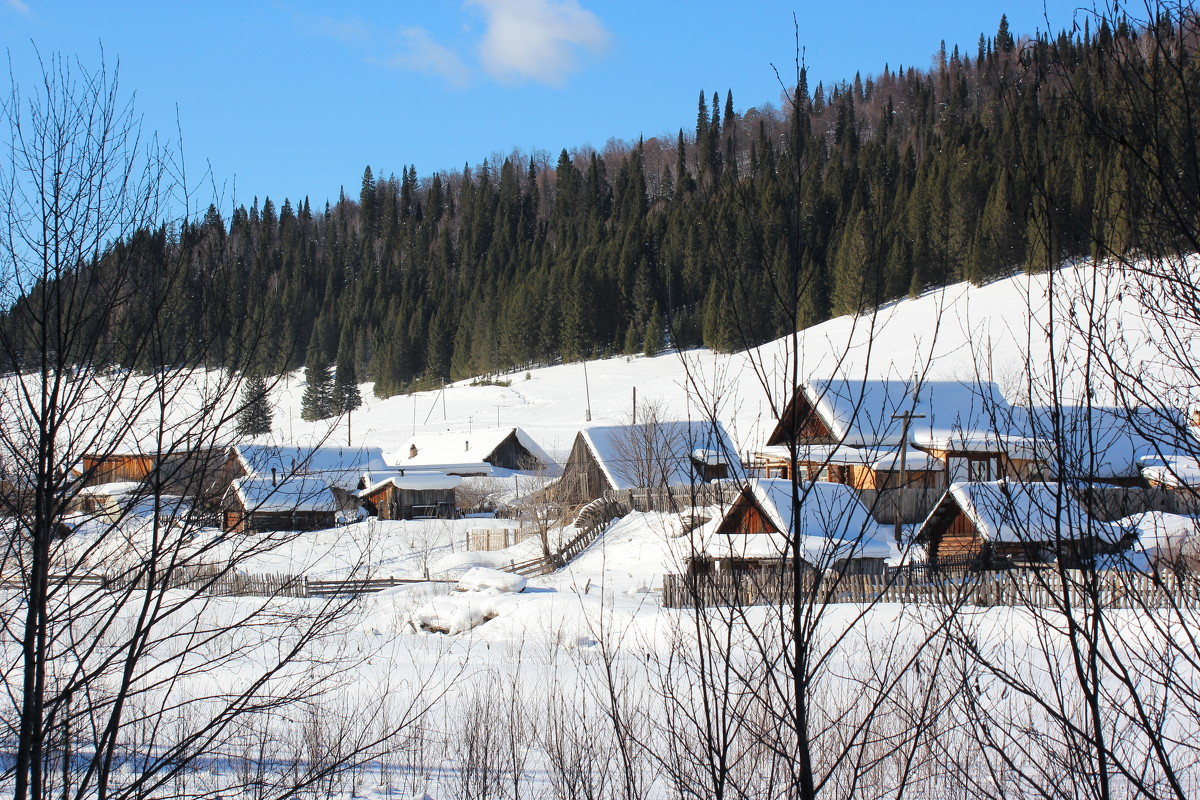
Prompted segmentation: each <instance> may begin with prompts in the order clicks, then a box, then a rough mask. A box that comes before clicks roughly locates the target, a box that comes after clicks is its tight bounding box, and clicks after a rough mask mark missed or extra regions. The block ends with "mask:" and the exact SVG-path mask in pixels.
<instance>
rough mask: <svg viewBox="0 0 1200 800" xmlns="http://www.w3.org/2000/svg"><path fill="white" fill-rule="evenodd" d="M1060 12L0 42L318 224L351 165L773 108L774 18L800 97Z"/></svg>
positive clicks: (81, 27)
mask: <svg viewBox="0 0 1200 800" xmlns="http://www.w3.org/2000/svg"><path fill="white" fill-rule="evenodd" d="M1079 4H1080V3H1079V0H1074V2H1061V1H1060V0H1046V2H1045V3H1043V2H1042V0H1012V2H1008V3H1005V4H995V5H993V4H990V3H978V2H963V1H962V0H959V2H934V1H933V0H928V1H926V2H921V1H920V0H910V2H899V1H898V0H889V1H888V2H875V1H874V0H871V1H870V2H861V1H860V2H854V3H847V2H842V3H838V2H828V1H826V2H811V0H794V1H793V2H790V3H785V2H776V0H757V1H756V0H750V2H747V3H735V2H728V1H726V2H714V1H712V0H692V2H686V3H667V2H656V1H655V0H641V1H640V2H634V1H633V0H604V2H600V1H599V0H420V1H418V0H396V1H395V2H387V3H384V2H354V1H353V0H347V1H346V2H340V3H328V2H324V3H322V2H307V1H306V0H283V1H281V2H261V3H260V2H254V0H243V2H221V1H219V0H213V1H212V2H203V3H198V2H167V3H163V2H161V1H160V2H155V3H151V2H133V1H132V0H130V1H126V0H108V2H80V1H79V0H76V2H65V1H51V0H45V1H43V0H0V31H3V45H4V46H5V48H6V49H7V51H8V57H9V59H10V60H11V64H12V72H13V73H14V75H15V76H16V78H17V80H18V81H19V82H28V81H30V80H32V79H33V77H34V76H35V75H36V72H35V66H36V65H35V56H34V45H35V44H36V47H37V49H38V50H40V51H41V52H42V53H43V54H49V53H54V52H61V53H66V54H69V55H72V56H78V57H79V58H80V59H81V60H82V61H83V62H84V63H85V65H88V66H91V67H94V66H95V65H97V64H98V63H99V61H100V52H101V47H103V52H104V55H105V58H106V60H107V61H108V62H109V64H110V65H111V64H112V63H114V62H115V61H116V60H117V59H119V61H120V80H121V85H122V87H123V89H124V90H125V91H127V92H136V106H137V109H138V111H139V113H140V114H141V115H142V116H143V118H144V121H145V122H144V124H145V125H146V126H147V127H148V128H149V129H152V130H158V131H160V132H165V133H168V134H172V135H173V134H174V132H175V130H176V115H177V114H178V120H179V128H180V130H181V131H182V136H183V149H184V152H185V154H186V158H187V163H188V170H189V175H191V176H192V179H193V181H194V177H195V175H196V174H197V173H198V172H201V171H203V170H204V169H205V168H206V167H208V166H211V171H212V172H211V174H212V176H213V181H214V183H215V185H216V189H217V191H218V193H219V195H220V200H221V205H222V207H224V208H228V207H229V206H230V204H231V203H232V202H234V200H235V199H236V201H237V202H239V203H241V202H245V203H249V202H250V200H251V199H252V197H253V196H255V195H257V196H258V197H260V198H262V197H263V196H266V195H269V196H271V197H272V199H274V200H275V201H276V202H277V203H280V202H282V200H283V198H284V197H290V198H291V199H292V200H293V201H296V200H298V199H299V198H302V197H304V196H305V195H307V196H309V198H310V200H311V202H312V203H313V204H314V206H316V207H320V206H323V204H324V201H325V200H326V199H336V197H337V195H338V191H339V188H340V187H342V186H345V188H346V191H347V192H348V193H350V194H356V193H357V191H358V185H359V181H360V179H361V176H362V171H363V167H364V166H366V165H368V164H370V165H371V166H372V168H373V169H374V170H375V171H376V173H377V174H379V173H382V174H393V173H394V174H399V173H400V171H401V169H402V167H404V166H406V165H410V164H415V165H416V168H417V172H418V174H419V175H421V176H422V177H424V176H427V175H430V174H432V173H433V172H434V171H437V170H461V169H462V167H463V164H464V163H470V164H472V165H475V164H478V163H479V162H481V161H482V160H483V159H484V158H485V157H490V156H492V155H493V154H495V153H499V154H508V153H509V152H511V151H512V149H513V148H514V147H516V148H520V149H521V150H522V151H524V152H526V153H529V152H535V151H545V152H547V153H548V154H549V155H550V157H551V158H552V159H553V158H556V157H557V154H558V152H559V150H561V149H562V148H564V147H566V148H568V149H570V148H574V147H578V146H582V145H591V146H593V147H596V148H603V146H604V144H605V142H607V141H608V140H609V139H610V138H616V139H627V140H630V139H636V138H637V137H638V136H639V135H644V136H646V137H647V138H649V137H651V136H658V135H663V134H667V135H671V136H674V134H675V132H676V131H678V129H679V128H680V127H683V128H684V129H685V130H689V129H693V128H694V125H695V118H696V99H697V95H698V93H699V92H700V90H702V89H703V90H704V91H706V92H707V94H708V95H709V96H710V97H711V95H712V93H713V92H714V91H719V92H720V93H721V97H722V99H723V98H724V97H725V91H726V90H727V89H732V91H733V98H734V105H735V106H736V107H737V109H738V110H739V111H742V110H745V109H746V108H749V107H751V106H762V105H764V104H767V103H773V104H775V105H778V104H779V97H780V85H779V82H778V80H777V79H776V75H775V70H774V69H773V65H774V67H777V68H778V70H779V72H780V74H782V75H784V76H785V77H786V76H787V75H789V74H792V73H793V72H794V66H793V63H794V57H795V49H794V42H795V39H794V35H793V24H792V18H793V13H794V14H795V16H796V19H797V20H798V23H799V35H800V44H801V46H802V47H804V48H805V59H806V62H807V64H808V66H809V72H810V76H811V77H810V80H811V82H812V83H813V84H814V85H815V83H816V81H818V80H821V81H824V82H826V83H832V82H836V81H839V80H847V79H851V78H853V76H854V73H855V71H856V70H857V71H861V72H862V74H863V75H864V76H866V75H869V74H874V73H877V72H879V71H881V69H882V67H883V65H884V63H888V64H889V65H890V66H891V67H892V68H893V69H895V68H896V67H897V66H898V65H901V64H903V65H906V66H907V65H916V66H921V67H924V66H928V65H929V63H930V60H931V57H932V55H933V53H934V52H935V51H936V50H937V47H938V43H939V41H941V40H945V41H946V43H947V47H948V48H952V47H953V45H954V44H955V43H957V44H959V45H960V46H961V47H962V48H963V49H964V51H966V52H970V53H972V54H973V53H974V52H975V48H976V45H977V42H978V38H979V34H980V33H981V32H983V33H986V34H987V35H989V36H991V35H993V34H994V33H995V31H996V26H997V23H998V21H999V19H1000V15H1001V13H1007V15H1008V18H1009V21H1010V25H1011V29H1012V31H1013V32H1014V33H1016V34H1021V33H1030V32H1032V31H1034V30H1046V29H1047V27H1049V29H1050V30H1052V31H1055V32H1057V31H1058V30H1059V29H1061V28H1063V27H1069V26H1070V25H1071V22H1072V19H1073V13H1074V9H1075V8H1076V7H1077V6H1078V5H1079ZM1047 19H1048V20H1049V26H1047ZM1079 20H1080V24H1082V16H1080V17H1079ZM0 82H2V83H3V84H4V85H5V88H6V87H7V76H5V78H3V79H0Z"/></svg>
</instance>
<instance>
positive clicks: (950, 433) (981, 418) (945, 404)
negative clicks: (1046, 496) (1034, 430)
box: [770, 378, 1013, 447]
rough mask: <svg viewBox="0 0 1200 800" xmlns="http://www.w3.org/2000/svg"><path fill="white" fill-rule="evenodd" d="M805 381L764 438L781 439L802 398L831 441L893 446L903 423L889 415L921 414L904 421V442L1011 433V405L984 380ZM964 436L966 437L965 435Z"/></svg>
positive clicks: (937, 441) (931, 444)
mask: <svg viewBox="0 0 1200 800" xmlns="http://www.w3.org/2000/svg"><path fill="white" fill-rule="evenodd" d="M915 388H916V392H915V393H914V384H913V382H912V381H903V380H898V379H880V380H862V379H857V380H851V379H842V378H827V379H810V380H807V381H805V382H804V383H802V384H801V385H800V386H799V387H798V388H797V390H796V396H794V397H793V398H792V400H791V401H790V403H789V406H788V409H787V410H785V412H784V414H783V416H784V419H781V420H779V422H778V423H777V424H776V427H775V431H774V433H772V435H771V438H770V441H772V442H774V441H778V440H779V437H780V436H783V437H784V438H785V439H786V426H785V419H786V418H787V416H788V414H789V413H791V409H792V408H793V405H794V404H795V403H796V402H797V401H798V400H799V399H800V398H801V397H802V398H803V399H804V401H806V402H807V403H808V405H809V406H811V407H812V409H813V411H814V412H815V413H816V414H817V415H818V416H819V417H820V418H821V420H822V421H823V422H824V423H825V425H826V426H827V427H828V428H829V431H830V434H831V436H832V438H833V440H834V441H835V442H837V443H839V444H843V445H849V446H852V447H895V446H897V445H899V444H900V435H901V432H902V431H903V422H902V421H901V420H899V419H893V415H895V414H902V413H911V414H919V415H924V416H923V418H921V419H913V420H912V421H911V423H910V425H909V440H910V442H913V443H916V444H922V445H929V446H934V445H937V444H940V443H950V442H953V441H955V439H956V438H957V439H959V440H963V441H964V442H965V441H967V439H968V438H976V437H980V436H984V437H986V436H988V435H990V434H994V435H998V437H1000V438H1006V437H1007V436H1009V435H1011V434H1012V433H1013V431H1012V428H1013V425H1012V416H1013V413H1012V408H1011V406H1009V404H1008V402H1007V401H1006V400H1005V399H1004V396H1003V395H1002V394H1001V393H1000V389H999V387H998V386H997V385H996V384H994V383H991V382H987V381H924V382H921V383H919V384H915ZM965 434H966V435H969V436H965Z"/></svg>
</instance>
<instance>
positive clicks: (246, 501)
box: [222, 476, 338, 533]
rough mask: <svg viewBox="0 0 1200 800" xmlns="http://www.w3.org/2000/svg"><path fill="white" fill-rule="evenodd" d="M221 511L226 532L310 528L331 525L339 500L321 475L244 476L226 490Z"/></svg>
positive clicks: (332, 524) (333, 522)
mask: <svg viewBox="0 0 1200 800" xmlns="http://www.w3.org/2000/svg"><path fill="white" fill-rule="evenodd" d="M222 512H223V514H222V518H223V523H222V528H223V529H224V530H225V531H226V532H227V533H249V532H259V531H310V530H319V529H321V528H332V527H333V526H334V524H335V522H336V517H337V512H338V503H337V501H336V500H335V499H334V496H333V493H332V492H330V490H329V484H327V483H326V482H325V481H324V480H322V479H321V478H318V477H312V476H300V477H293V478H289V479H287V480H277V481H273V480H272V479H270V478H256V477H242V478H238V479H236V480H235V481H233V483H232V484H231V485H230V487H229V491H228V492H226V493H225V497H224V499H223V501H222Z"/></svg>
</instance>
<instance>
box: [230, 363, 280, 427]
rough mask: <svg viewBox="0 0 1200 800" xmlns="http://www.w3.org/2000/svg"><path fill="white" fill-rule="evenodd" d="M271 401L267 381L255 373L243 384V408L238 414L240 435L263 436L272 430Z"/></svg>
mask: <svg viewBox="0 0 1200 800" xmlns="http://www.w3.org/2000/svg"><path fill="white" fill-rule="evenodd" d="M271 416H272V413H271V401H270V398H269V397H268V393H267V382H266V381H265V380H264V379H263V377H262V376H261V375H258V374H257V373H256V374H253V375H251V376H250V377H248V378H247V379H246V382H245V383H244V384H242V408H241V410H239V411H238V415H237V432H238V436H246V437H249V436H261V435H262V434H264V433H270V432H271Z"/></svg>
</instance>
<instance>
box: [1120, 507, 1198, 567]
mask: <svg viewBox="0 0 1200 800" xmlns="http://www.w3.org/2000/svg"><path fill="white" fill-rule="evenodd" d="M1113 526H1114V527H1116V528H1119V529H1120V530H1122V531H1124V532H1126V533H1132V534H1135V535H1136V536H1137V541H1136V544H1135V545H1134V546H1135V547H1136V548H1137V549H1138V550H1140V551H1142V552H1144V553H1147V554H1149V555H1152V556H1162V557H1166V558H1171V557H1174V556H1177V555H1180V554H1181V553H1183V552H1184V551H1185V550H1186V549H1187V548H1189V547H1191V546H1194V545H1195V544H1196V543H1197V542H1198V541H1200V533H1198V531H1200V519H1197V518H1196V517H1188V516H1184V515H1182V514H1168V513H1167V512H1165V511H1146V512H1143V513H1141V514H1134V515H1133V516H1130V517H1125V518H1124V519H1119V520H1117V521H1116V522H1114V523H1113Z"/></svg>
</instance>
